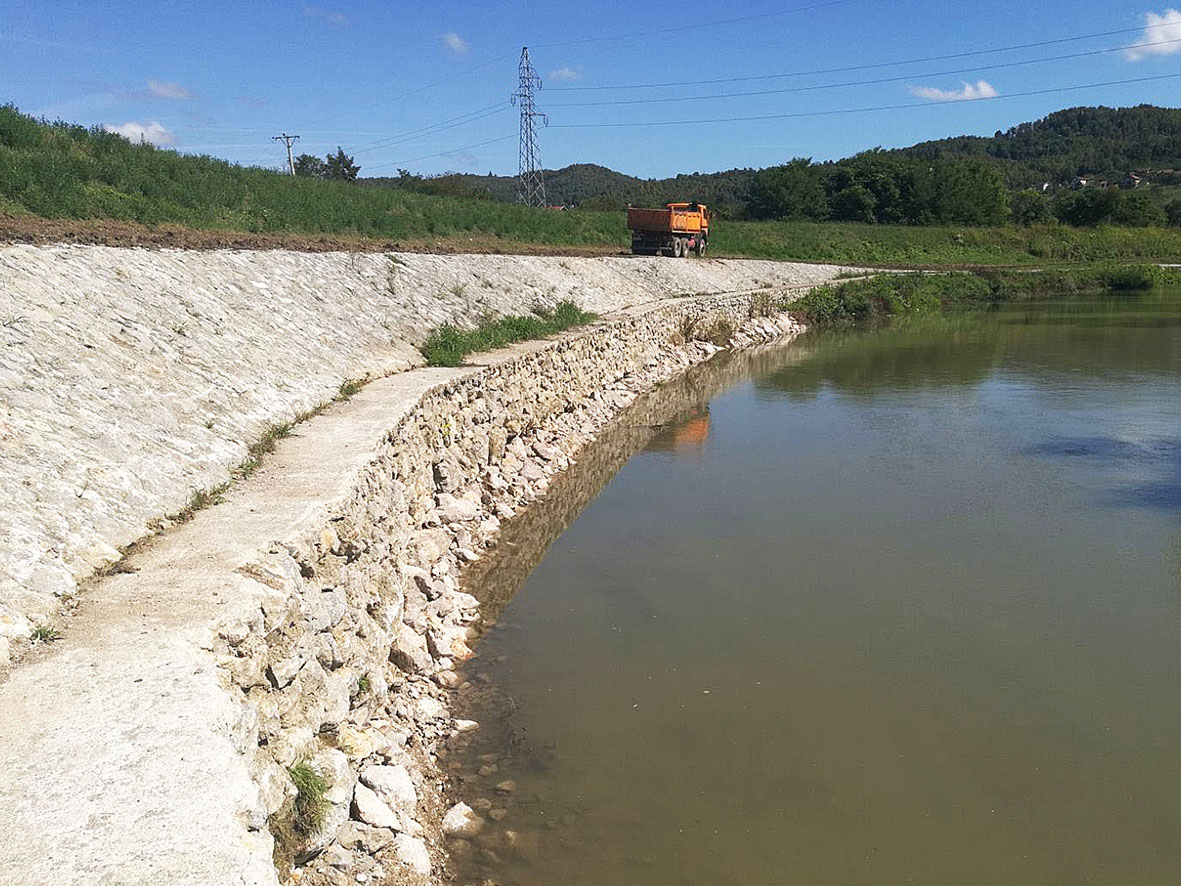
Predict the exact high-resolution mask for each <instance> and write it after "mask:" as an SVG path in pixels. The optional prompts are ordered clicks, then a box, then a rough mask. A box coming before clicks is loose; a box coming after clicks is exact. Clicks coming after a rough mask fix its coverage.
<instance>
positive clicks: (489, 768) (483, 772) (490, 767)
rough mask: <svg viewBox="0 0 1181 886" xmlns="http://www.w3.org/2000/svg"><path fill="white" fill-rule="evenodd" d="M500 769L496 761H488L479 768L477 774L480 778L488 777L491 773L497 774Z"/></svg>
mask: <svg viewBox="0 0 1181 886" xmlns="http://www.w3.org/2000/svg"><path fill="white" fill-rule="evenodd" d="M499 771H500V767H499V766H497V765H496V764H495V763H488V764H487V765H485V766H481V767H480V768H479V769H477V770H476V775H478V776H480V778H487V777H488V776H489V775H495V774H496V773H497V772H499Z"/></svg>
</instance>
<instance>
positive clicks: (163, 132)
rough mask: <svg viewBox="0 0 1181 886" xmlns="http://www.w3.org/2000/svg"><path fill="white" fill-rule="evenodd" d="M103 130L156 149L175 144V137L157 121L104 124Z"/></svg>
mask: <svg viewBox="0 0 1181 886" xmlns="http://www.w3.org/2000/svg"><path fill="white" fill-rule="evenodd" d="M103 129H105V130H106V131H107V132H114V133H116V134H118V135H121V136H123V137H124V138H125V139H127V140H128V141H129V142H134V143H135V144H139V143H140V142H148V143H149V144H153V145H156V147H162V146H164V145H172V144H175V143H176V136H175V135H174V134H173V133H171V132H169V131H168V130H167V129H165V128H164V127H163V126H162V125H161V124H160V122H159V121H158V120H153V121H152V122H151V123H136V122H135V121H133V120H132V121H128V122H127V123H124V124H122V125H120V126H116V125H114V124H113V123H104V124H103Z"/></svg>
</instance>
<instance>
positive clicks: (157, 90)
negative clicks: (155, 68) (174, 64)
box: [148, 80, 195, 101]
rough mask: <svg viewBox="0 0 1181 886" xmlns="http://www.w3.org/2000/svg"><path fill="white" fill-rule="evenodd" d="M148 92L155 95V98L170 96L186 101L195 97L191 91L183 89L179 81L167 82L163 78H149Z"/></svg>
mask: <svg viewBox="0 0 1181 886" xmlns="http://www.w3.org/2000/svg"><path fill="white" fill-rule="evenodd" d="M148 92H150V93H151V94H152V95H154V96H156V98H170V99H174V100H176V101H188V100H189V99H191V98H195V96H194V95H193V93H192V92H190V91H189V90H187V89H185V88H184V87H183V86H181V85H180V84H179V83H168V82H166V81H164V80H149V81H148Z"/></svg>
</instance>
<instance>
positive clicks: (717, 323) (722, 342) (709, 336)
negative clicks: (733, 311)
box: [697, 317, 738, 348]
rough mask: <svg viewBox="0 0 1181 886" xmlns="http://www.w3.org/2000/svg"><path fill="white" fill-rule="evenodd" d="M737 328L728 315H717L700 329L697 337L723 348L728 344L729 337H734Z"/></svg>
mask: <svg viewBox="0 0 1181 886" xmlns="http://www.w3.org/2000/svg"><path fill="white" fill-rule="evenodd" d="M737 329H738V326H737V325H736V324H735V323H734V321H733V320H731V319H730V318H729V317H718V318H716V319H715V320H714V321H713V322H712V323H710V324H709V325H708V326H706V327H705V328H704V329H702V330H701V331H700V332H699V333H698V335H697V337H698V338H701V339H704V340H705V341H708V342H712V343H713V344H715V345H717V346H718V347H719V348H724V347H726V346H727V345H728V344H730V339H732V338H733V337H734V333H735V332H736V331H737Z"/></svg>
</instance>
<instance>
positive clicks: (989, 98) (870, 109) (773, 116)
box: [553, 73, 1181, 129]
mask: <svg viewBox="0 0 1181 886" xmlns="http://www.w3.org/2000/svg"><path fill="white" fill-rule="evenodd" d="M1178 77H1181V73H1176V74H1159V75H1157V76H1153V77H1132V78H1129V79H1127V80H1108V81H1105V82H1103V83H1084V84H1079V85H1076V86H1059V87H1055V88H1052V89H1034V90H1030V91H1028V92H1010V93H1007V94H1005V95H989V96H981V97H980V98H976V99H972V100H971V101H998V100H1000V99H1009V98H1028V97H1030V96H1036V95H1052V94H1054V93H1061V92H1073V91H1074V90H1079V89H1100V88H1102V87H1104V86H1124V85H1127V84H1131V83H1148V82H1151V81H1157V80H1173V79H1176V78H1178ZM964 102H965V100H964V99H940V100H938V101H926V102H910V103H907V104H898V105H877V106H875V107H868V108H838V109H835V110H829V111H797V112H794V113H790V114H759V115H756V116H751V117H709V118H702V119H697V120H642V121H639V122H636V123H558V124H555V125H554V127H553V128H554V129H602V128H611V129H616V128H622V127H629V126H637V127H638V126H689V125H693V124H703V123H745V122H749V121H758V120H788V119H795V118H800V117H836V116H840V115H843V114H867V113H871V112H874V111H901V110H906V109H908V108H929V107H933V106H935V105H950V104H963V103H964Z"/></svg>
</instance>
